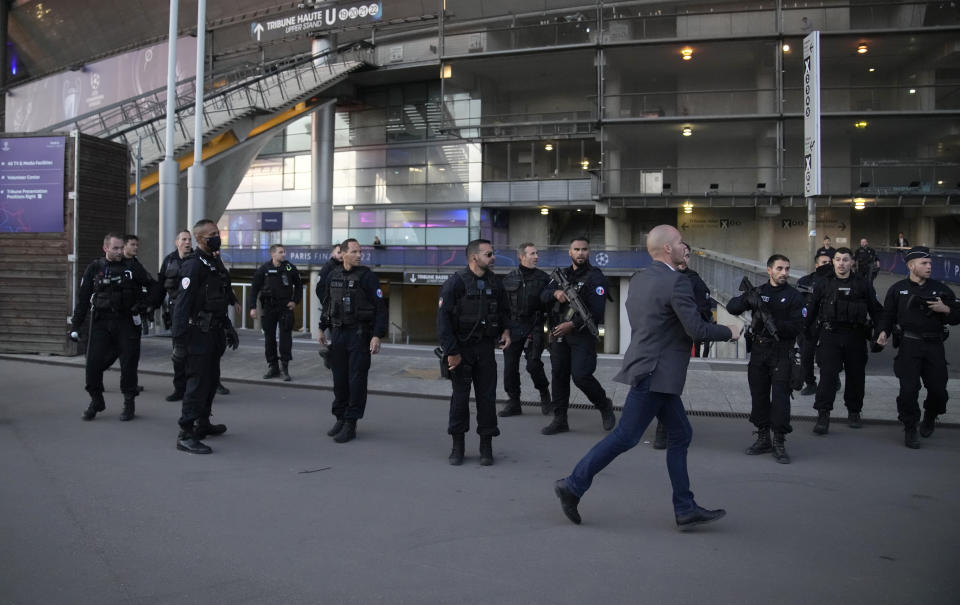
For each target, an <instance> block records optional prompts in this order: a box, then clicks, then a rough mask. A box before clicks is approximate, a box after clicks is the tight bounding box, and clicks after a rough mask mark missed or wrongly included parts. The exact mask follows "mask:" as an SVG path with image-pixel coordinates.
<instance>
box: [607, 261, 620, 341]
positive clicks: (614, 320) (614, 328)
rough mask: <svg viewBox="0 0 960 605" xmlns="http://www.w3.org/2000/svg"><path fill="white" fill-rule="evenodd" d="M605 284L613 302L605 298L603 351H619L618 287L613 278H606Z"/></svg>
mask: <svg viewBox="0 0 960 605" xmlns="http://www.w3.org/2000/svg"><path fill="white" fill-rule="evenodd" d="M607 285H608V287H609V288H610V295H611V296H612V297H613V302H610V300H609V299H607V302H606V308H605V309H604V313H603V322H604V326H603V330H604V337H603V352H604V353H619V352H620V287H619V284H618V283H616V281H615V280H613V279H609V280H607Z"/></svg>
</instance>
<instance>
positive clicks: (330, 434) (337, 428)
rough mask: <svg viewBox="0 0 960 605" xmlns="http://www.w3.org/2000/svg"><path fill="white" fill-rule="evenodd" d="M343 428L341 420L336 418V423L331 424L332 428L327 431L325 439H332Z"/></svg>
mask: <svg viewBox="0 0 960 605" xmlns="http://www.w3.org/2000/svg"><path fill="white" fill-rule="evenodd" d="M342 428H343V418H337V421H336V422H334V423H333V426H332V427H330V430H329V431H327V437H333V436H334V435H336V434H337V433H339V432H340V430H341V429H342Z"/></svg>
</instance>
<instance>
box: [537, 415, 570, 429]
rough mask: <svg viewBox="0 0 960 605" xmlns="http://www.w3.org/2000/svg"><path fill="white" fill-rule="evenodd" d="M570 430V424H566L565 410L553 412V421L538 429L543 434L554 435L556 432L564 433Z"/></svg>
mask: <svg viewBox="0 0 960 605" xmlns="http://www.w3.org/2000/svg"><path fill="white" fill-rule="evenodd" d="M569 430H570V425H569V424H567V411H566V410H563V411H562V412H561V411H557V410H555V411H554V412H553V421H552V422H551V423H550V424H548V425H547V426H545V427H543V429H542V430H541V431H540V432H541V433H543V434H544V435H556V434H557V433H566V432H567V431H569Z"/></svg>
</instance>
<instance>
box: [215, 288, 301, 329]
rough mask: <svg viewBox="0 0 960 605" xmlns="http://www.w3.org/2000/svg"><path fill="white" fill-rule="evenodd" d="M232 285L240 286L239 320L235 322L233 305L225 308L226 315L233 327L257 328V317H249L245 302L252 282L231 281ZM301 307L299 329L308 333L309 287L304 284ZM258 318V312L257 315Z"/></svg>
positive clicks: (247, 299)
mask: <svg viewBox="0 0 960 605" xmlns="http://www.w3.org/2000/svg"><path fill="white" fill-rule="evenodd" d="M230 285H232V286H233V287H234V288H240V296H239V299H240V318H239V319H240V321H239V323H238V322H237V317H236V315H235V314H234V312H233V307H229V308H228V310H227V317H229V318H230V321H231V323H233V325H234V327H237V328H245V329H251V330H253V329H257V328H259V327H260V326H259V325H258V324H259V319H257V320H254V319H251V318H250V312H249V311H248V310H247V303H248V301H249V296H250V294H251V292H250V289H251V288H253V284H248V283H244V282H233V283H231V284H230ZM301 301H302V302H301V303H300V304H301V309H302V316H303V317H302V321H301V322H300V331H301V332H305V333H308V334H309V333H310V323H309V312H308V311H309V310H310V287H309V286H308V285H306V284H304V286H303V293H302V296H301ZM257 317H258V318H259V317H260V316H259V314H258V315H257Z"/></svg>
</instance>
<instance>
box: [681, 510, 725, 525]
mask: <svg viewBox="0 0 960 605" xmlns="http://www.w3.org/2000/svg"><path fill="white" fill-rule="evenodd" d="M726 514H727V511H725V510H723V509H722V508H718V509H716V510H707V509H705V508H701V507H699V506H698V507H697V508H695V509H694V510H693V512H691V513H687V514H685V515H677V528H678V529H679V530H680V531H688V530H690V529H692V528H694V527H696V526H698V525H703V524H704V523H710V522H711V521H716V520H717V519H720V518H722V517H723V516H724V515H726Z"/></svg>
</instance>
